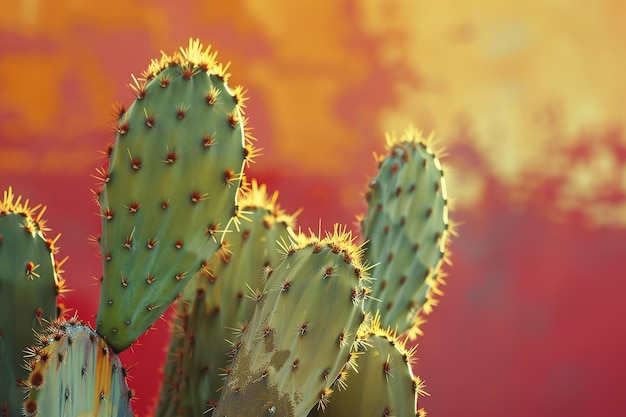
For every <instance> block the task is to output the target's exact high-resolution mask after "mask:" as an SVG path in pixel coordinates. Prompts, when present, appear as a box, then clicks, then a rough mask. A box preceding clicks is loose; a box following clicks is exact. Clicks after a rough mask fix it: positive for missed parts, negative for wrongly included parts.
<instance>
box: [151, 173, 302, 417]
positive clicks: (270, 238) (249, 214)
mask: <svg viewBox="0 0 626 417" xmlns="http://www.w3.org/2000/svg"><path fill="white" fill-rule="evenodd" d="M277 197H278V194H277V193H274V194H273V195H272V196H271V197H270V196H268V194H267V191H266V186H265V185H261V186H259V185H258V183H257V182H256V181H255V180H253V181H252V184H251V189H250V190H249V191H248V192H246V193H244V195H243V197H242V198H241V199H240V202H239V208H240V213H239V216H238V218H239V219H240V220H239V221H240V224H239V225H238V230H237V231H235V230H233V231H232V232H230V233H229V234H228V235H227V236H226V238H225V240H224V242H223V246H224V247H223V249H222V250H221V251H219V252H218V253H217V254H215V255H214V256H213V259H212V262H211V264H210V265H208V269H207V270H206V271H205V272H206V273H204V274H197V275H196V276H195V277H194V278H193V281H192V282H190V283H189V285H187V287H185V291H184V292H183V297H182V298H183V300H188V303H187V302H183V301H179V305H178V310H177V317H176V319H175V321H174V323H173V330H172V332H173V337H172V340H171V342H170V349H169V354H168V364H167V366H166V370H165V373H166V375H167V378H166V381H165V382H164V385H163V387H162V392H161V398H160V403H159V407H158V410H157V413H156V415H157V416H163V417H165V416H173V415H188V416H197V415H201V414H202V413H203V412H206V411H207V409H208V408H212V407H213V406H214V405H215V404H217V400H218V399H219V395H220V392H219V391H220V390H221V388H222V385H223V383H224V381H223V380H224V373H225V372H227V368H228V367H229V366H230V363H229V352H230V351H232V349H233V346H232V345H231V344H229V343H227V342H226V340H230V341H231V343H232V344H235V343H236V340H235V337H236V332H237V330H238V329H241V328H242V327H245V325H246V323H247V322H248V321H249V320H250V317H251V316H252V313H253V312H254V308H255V305H256V303H255V302H254V299H255V296H254V294H258V293H261V291H262V289H263V283H262V282H261V279H260V278H261V277H262V276H263V273H264V271H265V273H267V271H270V270H271V268H274V267H276V265H278V263H279V260H280V259H279V252H278V242H280V241H286V240H288V239H289V238H290V236H292V235H293V232H292V228H293V225H294V222H295V214H294V215H288V214H286V213H285V212H284V211H283V210H282V209H281V208H280V207H279V206H278V204H277V203H276V200H277ZM259 286H260V287H259Z"/></svg>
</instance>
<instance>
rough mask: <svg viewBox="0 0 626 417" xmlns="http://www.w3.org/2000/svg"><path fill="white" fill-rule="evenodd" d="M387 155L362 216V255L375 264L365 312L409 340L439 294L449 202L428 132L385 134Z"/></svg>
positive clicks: (448, 227) (449, 225)
mask: <svg viewBox="0 0 626 417" xmlns="http://www.w3.org/2000/svg"><path fill="white" fill-rule="evenodd" d="M386 151H387V154H386V155H384V156H382V157H379V158H378V164H379V167H378V173H377V174H376V177H375V178H374V179H372V180H371V181H370V183H369V190H368V192H367V193H366V199H367V203H368V209H367V213H366V214H365V215H364V216H363V218H362V219H361V227H362V232H363V237H364V239H366V241H367V243H366V245H365V248H366V252H365V253H366V257H367V258H368V259H369V260H370V262H372V264H374V265H375V267H374V268H373V270H372V276H373V277H375V278H376V279H375V280H374V281H373V284H372V290H373V293H374V294H375V296H374V297H373V298H372V299H370V300H368V301H367V302H366V309H367V310H368V311H372V312H376V311H378V312H379V313H380V315H381V323H382V326H383V327H392V328H394V329H397V331H398V333H405V332H406V333H407V335H408V336H409V337H410V338H411V339H414V338H415V337H416V335H417V334H419V333H420V329H419V324H420V323H421V322H422V320H423V318H422V316H421V315H420V314H419V313H420V312H422V313H426V314H427V313H429V312H430V311H431V309H432V306H433V305H435V304H436V302H437V301H436V298H435V296H436V295H438V294H440V293H441V291H440V289H439V286H440V284H441V283H442V282H443V277H444V273H443V271H442V269H441V266H442V263H443V262H444V261H445V260H446V259H447V256H448V253H447V244H448V235H449V234H450V233H451V232H453V227H452V223H451V222H450V221H449V218H448V209H449V205H448V204H449V201H448V196H447V190H446V182H445V177H444V174H443V170H442V168H441V163H440V161H439V158H438V157H437V153H436V152H435V151H434V147H433V136H432V135H431V136H429V137H428V138H425V137H423V136H422V135H421V133H419V132H418V131H416V130H415V129H413V128H408V129H407V130H406V131H405V132H404V134H403V135H401V136H399V137H398V136H396V135H387V148H386Z"/></svg>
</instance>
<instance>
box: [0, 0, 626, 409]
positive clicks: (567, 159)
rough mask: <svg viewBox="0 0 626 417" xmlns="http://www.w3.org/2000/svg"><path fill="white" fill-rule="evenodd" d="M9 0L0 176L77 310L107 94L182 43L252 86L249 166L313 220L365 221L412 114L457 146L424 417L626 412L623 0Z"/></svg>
mask: <svg viewBox="0 0 626 417" xmlns="http://www.w3.org/2000/svg"><path fill="white" fill-rule="evenodd" d="M5 3H7V4H3V5H2V12H1V13H0V39H2V40H1V42H0V189H6V188H7V187H8V186H9V185H12V186H13V187H14V190H15V191H16V192H17V193H19V194H23V195H25V196H27V197H29V198H30V199H31V201H32V202H33V203H35V204H37V203H42V204H45V205H47V206H48V210H47V213H46V217H47V218H48V223H49V226H50V227H51V228H52V229H53V233H54V234H56V233H58V232H61V233H62V237H61V239H60V242H59V243H60V246H61V253H60V255H61V256H65V255H69V256H70V259H69V261H68V262H67V263H66V268H65V269H66V273H65V274H64V276H65V278H66V279H67V282H68V285H69V286H70V287H71V288H73V289H74V290H75V291H74V292H73V293H70V294H69V295H68V297H67V300H66V302H67V304H68V305H69V306H70V307H73V308H75V309H77V310H78V311H79V313H80V315H81V317H82V318H83V319H86V320H89V321H91V322H92V323H93V318H94V315H95V312H96V308H97V307H96V304H97V300H98V288H97V286H95V285H94V283H95V281H93V280H92V279H91V278H92V276H97V275H99V274H100V261H99V259H98V258H97V257H96V250H95V248H93V247H92V246H90V245H89V244H88V237H89V236H91V235H97V234H98V233H99V219H98V216H97V214H96V213H97V209H96V206H95V204H94V201H93V196H92V194H91V193H90V189H91V188H93V187H94V184H95V180H94V179H93V178H91V177H90V174H92V173H94V169H95V167H96V166H97V165H99V160H98V159H97V158H98V155H99V154H98V151H99V150H101V149H104V147H105V145H106V144H107V143H108V142H109V141H110V140H111V139H112V137H113V133H112V130H111V126H110V125H109V122H110V121H111V120H112V116H111V114H112V107H111V104H112V103H113V102H114V101H116V100H119V101H121V102H124V103H126V104H129V103H130V100H131V94H130V91H129V89H128V88H127V87H126V85H127V84H128V82H130V81H131V79H130V74H131V73H135V74H139V73H141V71H143V70H144V69H145V67H146V66H147V64H148V62H149V60H150V59H151V58H156V57H158V56H159V51H160V50H164V51H167V52H171V51H173V50H175V49H176V48H178V47H179V46H181V45H186V43H187V40H188V38H189V37H190V36H192V37H198V38H200V39H201V40H202V41H203V42H204V43H205V44H212V45H213V47H214V48H215V49H216V50H218V51H219V57H220V58H221V60H222V61H231V62H232V65H231V72H232V74H233V76H232V81H231V83H232V84H239V83H240V84H243V85H244V86H246V88H247V89H248V96H249V97H250V100H249V101H248V108H247V115H248V116H249V118H250V125H251V126H252V127H254V134H255V136H256V137H257V138H258V139H259V142H258V145H259V146H260V147H262V148H263V149H264V151H263V156H261V157H260V158H258V159H257V162H256V163H255V164H254V165H253V167H252V169H251V170H250V171H249V173H250V175H251V176H255V177H257V178H259V179H260V180H261V181H264V182H267V183H268V186H269V188H270V190H280V199H279V201H280V202H281V204H282V205H283V206H284V207H285V208H286V209H287V210H289V211H295V210H297V209H298V208H304V212H303V213H302V214H301V215H300V216H299V224H300V225H301V226H303V227H304V228H307V227H312V228H314V229H317V227H318V222H319V219H320V218H321V219H322V226H323V227H324V228H325V229H327V230H328V229H330V228H331V227H332V224H333V223H336V222H339V223H345V224H348V225H350V226H351V227H352V228H353V230H355V231H356V227H354V226H353V225H354V221H355V215H356V214H358V213H361V212H362V211H363V210H364V202H363V198H362V197H361V193H362V192H363V191H364V190H365V184H366V183H367V179H368V178H369V177H371V176H372V175H373V174H374V168H375V166H374V163H373V158H371V154H372V152H375V151H377V152H381V151H382V148H383V143H384V142H383V140H384V132H385V131H389V130H396V131H401V130H403V129H404V128H405V126H406V125H407V124H408V123H413V124H415V125H416V126H417V127H418V128H421V129H423V130H424V131H425V132H427V133H428V132H430V131H431V130H434V131H435V132H436V133H437V136H438V137H439V138H440V139H441V141H442V143H443V144H444V145H446V147H447V149H448V155H449V156H448V157H446V158H445V159H444V160H443V161H444V163H445V164H446V165H447V166H448V167H450V168H451V175H450V181H449V193H450V194H451V195H452V196H453V197H454V198H455V206H456V209H455V211H454V212H453V217H454V218H455V219H456V220H457V221H460V222H462V223H463V225H462V226H461V227H460V229H459V232H460V236H459V237H458V238H456V239H455V240H454V241H453V244H452V250H453V256H452V259H453V263H454V265H453V266H452V267H448V268H447V270H448V272H449V275H450V277H449V278H448V285H447V287H446V295H445V296H444V297H443V299H442V300H441V303H440V306H439V307H437V308H436V309H435V312H434V313H433V315H432V316H431V317H430V319H429V322H428V323H427V324H426V325H425V327H424V329H425V331H426V336H425V337H423V338H421V339H420V341H419V343H420V345H419V348H418V350H417V354H418V357H419V361H418V364H417V367H416V372H417V373H418V374H419V375H420V376H421V377H422V378H424V379H425V380H426V384H427V387H426V388H427V391H429V393H430V394H431V397H426V398H423V399H422V400H421V404H420V405H421V406H423V407H425V408H426V409H427V411H428V412H429V413H430V415H432V416H443V415H469V416H474V415H475V416H478V415H481V416H494V417H495V416H512V417H515V416H525V415H529V414H532V415H535V416H538V417H542V416H565V415H567V416H570V417H575V416H588V415H618V414H619V413H620V412H619V410H620V409H623V402H622V400H621V395H622V392H623V389H624V388H626V383H625V382H624V378H623V375H624V374H625V373H626V361H624V359H623V352H624V351H625V350H626V329H625V325H624V317H625V309H624V307H623V304H624V303H623V301H622V297H623V294H624V291H625V290H626V281H625V280H624V278H625V273H624V260H623V252H624V248H625V247H626V229H625V228H624V227H625V226H626V206H625V204H626V199H625V198H624V197H625V192H626V138H625V137H624V129H623V127H624V121H625V120H626V117H625V116H626V114H625V111H624V110H623V109H624V108H626V106H624V104H625V103H624V97H626V91H625V90H626V84H625V83H624V82H623V74H624V72H625V70H626V57H625V56H624V54H623V40H624V39H626V33H625V31H626V30H625V29H624V28H623V25H622V24H621V20H620V19H621V18H620V16H623V15H624V12H626V10H624V6H623V5H622V3H621V2H618V1H608V0H603V1H598V2H594V3H591V2H589V3H588V4H587V5H582V4H581V5H578V6H576V7H573V6H571V5H570V4H569V3H568V2H558V1H538V0H537V1H528V2H525V3H524V5H523V6H522V5H517V4H514V2H492V1H488V0H475V1H471V2H466V3H465V4H464V5H462V6H460V5H459V4H457V3H455V2H445V1H444V2H426V1H399V0H394V1H389V2H382V1H375V0H367V1H359V2H357V1H347V0H344V1H337V2H320V1H302V2H290V1H273V2H260V1H251V0H250V1H245V0H237V1H229V2H223V4H221V3H217V2H202V1H179V2H166V1H158V0H157V1H150V2H144V1H138V0H133V1H122V0H109V1H108V2H102V3H94V2H76V1H70V0H63V1H56V2H45V1H40V0H28V1H26V0H24V1H21V2H10V3H9V2H5ZM173 3H176V4H175V5H174V4H173ZM433 3H436V4H433ZM509 3H510V4H509ZM166 338H167V325H166V324H165V322H161V323H158V324H157V325H156V330H155V331H152V332H150V333H149V334H148V335H147V336H145V337H143V338H142V339H141V340H140V345H138V346H135V347H134V348H133V352H127V353H124V354H123V359H124V361H125V363H126V364H127V365H129V366H130V367H132V372H131V375H132V380H131V384H132V387H133V388H134V389H135V390H136V392H137V396H138V399H137V401H136V403H135V408H136V410H137V412H138V413H139V414H140V415H145V414H146V412H147V411H146V410H147V409H148V408H149V406H150V405H151V403H152V401H153V398H154V396H155V395H156V393H157V386H158V384H157V382H156V381H157V380H158V379H159V377H158V368H159V366H160V363H162V360H163V353H164V349H165V343H166V342H165V341H166Z"/></svg>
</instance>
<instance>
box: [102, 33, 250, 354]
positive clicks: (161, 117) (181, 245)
mask: <svg viewBox="0 0 626 417" xmlns="http://www.w3.org/2000/svg"><path fill="white" fill-rule="evenodd" d="M215 55H216V54H215V53H210V52H209V49H208V48H207V49H206V50H204V49H203V47H202V45H201V44H200V43H199V42H198V41H191V40H190V43H189V47H188V48H186V49H181V52H179V53H175V54H173V55H172V56H167V55H165V54H163V57H162V58H161V59H160V60H158V61H153V62H152V64H151V65H150V67H149V68H148V70H147V71H146V72H145V73H144V74H143V76H144V77H143V78H141V79H138V78H134V77H133V80H134V83H133V84H131V87H132V89H133V91H134V93H135V95H136V100H135V101H134V102H133V103H132V105H131V106H130V107H129V108H128V110H127V111H120V115H119V120H118V122H117V128H116V131H117V133H116V139H115V143H114V145H113V147H112V148H111V150H110V160H109V164H108V168H107V169H106V170H105V169H104V168H103V169H100V170H99V171H98V176H99V178H100V180H101V181H102V189H101V191H100V192H99V206H100V214H101V217H102V236H101V238H100V248H101V255H102V258H103V264H104V275H103V280H102V290H101V296H100V305H99V309H98V315H97V331H98V333H99V334H101V335H102V336H103V337H104V338H105V339H106V340H107V342H108V343H109V344H110V345H111V346H112V347H113V348H114V350H115V351H116V352H120V351H122V350H124V349H126V348H127V347H128V346H130V345H131V344H132V343H133V342H134V341H135V340H136V339H137V338H138V337H139V336H140V335H141V334H142V333H143V332H144V331H145V330H147V329H148V328H149V327H150V326H151V325H152V324H153V323H154V322H155V321H156V320H157V319H158V318H159V317H160V316H161V314H162V313H163V312H164V311H165V309H166V308H167V307H168V306H169V305H170V304H171V303H172V301H174V299H175V298H176V297H177V295H178V294H179V293H180V292H182V290H183V288H184V286H185V285H186V284H187V283H188V282H189V281H190V279H191V277H193V276H194V275H195V274H196V273H197V272H199V271H201V270H202V269H203V265H204V264H205V263H206V262H207V261H208V260H209V259H210V258H211V256H212V254H213V253H214V252H215V251H216V250H217V249H218V248H219V247H220V240H221V236H222V233H223V232H224V231H225V230H226V229H227V228H228V226H229V223H230V221H231V219H232V218H233V216H234V214H235V212H236V196H237V192H238V187H239V185H240V182H241V179H242V176H243V168H244V165H245V163H246V162H248V161H249V159H250V158H251V157H252V156H253V154H254V150H253V148H252V146H251V143H250V139H251V137H250V136H249V134H248V133H247V130H246V129H245V127H244V125H245V120H244V116H243V110H242V106H243V102H244V100H245V99H244V97H243V91H242V89H241V87H237V88H234V89H232V90H231V89H230V88H229V87H228V85H227V79H228V74H227V73H226V67H225V66H223V65H221V64H219V63H217V62H216V60H215Z"/></svg>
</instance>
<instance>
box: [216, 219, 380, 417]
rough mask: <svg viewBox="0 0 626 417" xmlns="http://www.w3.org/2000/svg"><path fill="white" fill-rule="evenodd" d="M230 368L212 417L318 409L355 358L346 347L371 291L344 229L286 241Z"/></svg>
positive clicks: (349, 346)
mask: <svg viewBox="0 0 626 417" xmlns="http://www.w3.org/2000/svg"><path fill="white" fill-rule="evenodd" d="M282 251H283V255H284V257H285V258H284V260H283V261H282V262H281V263H280V264H279V265H278V266H277V267H276V268H275V269H274V270H272V271H271V273H270V274H267V275H268V276H267V281H266V283H265V287H264V289H263V291H261V292H258V293H256V294H254V298H255V300H256V301H257V306H256V309H255V311H254V314H253V316H252V319H251V320H250V323H249V324H248V326H247V327H246V329H245V331H244V332H243V335H242V337H241V339H239V340H238V341H237V343H236V345H235V346H234V349H235V352H236V356H235V359H234V361H233V364H232V368H231V369H230V370H229V375H228V377H227V379H226V383H225V386H224V390H223V394H222V397H221V398H220V400H219V404H218V406H217V408H216V409H215V412H214V413H213V415H214V416H217V417H224V416H228V417H236V416H250V415H255V416H265V415H267V416H271V415H280V416H305V415H307V413H308V411H309V410H310V409H311V408H313V407H315V406H316V405H317V406H318V407H321V408H323V407H324V406H325V405H326V404H327V402H328V398H329V396H330V394H331V393H332V389H331V388H330V387H331V385H332V383H333V381H334V380H335V379H336V378H337V376H338V375H339V373H340V372H341V371H342V370H343V369H344V367H345V366H346V363H350V364H352V363H353V356H352V344H353V342H354V340H355V337H356V332H357V329H358V327H359V325H360V324H361V322H362V320H363V318H364V314H363V311H362V304H363V299H364V298H365V297H366V296H367V295H368V294H369V289H368V287H366V286H365V285H364V284H365V281H366V278H365V272H366V271H365V270H366V269H367V268H364V267H363V264H362V261H361V256H362V252H361V249H360V248H359V247H356V246H355V245H354V244H353V238H352V236H351V234H350V233H347V232H346V231H345V229H342V228H340V227H336V228H335V231H334V232H333V233H332V234H328V235H327V236H326V237H325V238H324V239H319V238H318V237H315V236H311V237H309V238H305V237H304V236H301V237H299V239H298V240H297V243H293V244H284V245H283V248H282Z"/></svg>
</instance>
